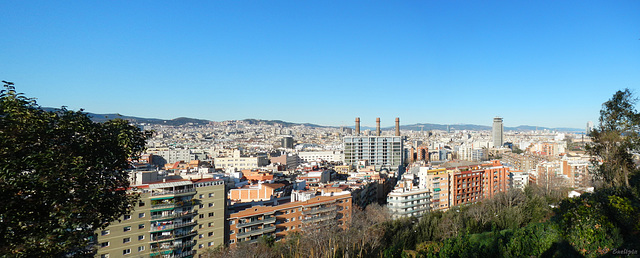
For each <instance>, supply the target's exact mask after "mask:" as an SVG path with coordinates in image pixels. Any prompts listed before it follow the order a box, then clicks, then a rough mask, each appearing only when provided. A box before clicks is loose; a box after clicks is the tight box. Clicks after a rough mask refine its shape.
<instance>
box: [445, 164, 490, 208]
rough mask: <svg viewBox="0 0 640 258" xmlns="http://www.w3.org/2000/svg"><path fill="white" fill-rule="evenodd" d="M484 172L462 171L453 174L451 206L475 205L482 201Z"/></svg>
mask: <svg viewBox="0 0 640 258" xmlns="http://www.w3.org/2000/svg"><path fill="white" fill-rule="evenodd" d="M483 174H484V171H482V170H471V169H462V170H459V171H457V172H455V173H453V174H451V190H450V192H451V206H457V205H464V204H473V203H477V202H479V201H481V200H482V199H483V197H484V196H485V195H483V193H482V192H483V190H484V189H485V187H483ZM487 189H488V188H487Z"/></svg>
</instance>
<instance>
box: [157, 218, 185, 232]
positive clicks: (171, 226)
mask: <svg viewBox="0 0 640 258" xmlns="http://www.w3.org/2000/svg"><path fill="white" fill-rule="evenodd" d="M195 224H196V222H195V221H191V222H178V223H173V224H168V225H157V226H153V225H152V226H151V230H149V232H158V231H164V230H170V229H175V228H182V227H187V226H191V225H195Z"/></svg>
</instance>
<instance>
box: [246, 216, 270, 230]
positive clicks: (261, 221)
mask: <svg viewBox="0 0 640 258" xmlns="http://www.w3.org/2000/svg"><path fill="white" fill-rule="evenodd" d="M274 222H276V217H271V218H268V219H262V220H254V221H250V222H243V223H239V222H238V225H237V227H238V228H241V227H248V226H253V225H258V224H271V223H274Z"/></svg>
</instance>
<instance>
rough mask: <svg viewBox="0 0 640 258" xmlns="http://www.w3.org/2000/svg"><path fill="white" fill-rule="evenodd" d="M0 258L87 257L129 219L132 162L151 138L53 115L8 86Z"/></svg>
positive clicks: (3, 111)
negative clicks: (97, 237) (99, 238)
mask: <svg viewBox="0 0 640 258" xmlns="http://www.w3.org/2000/svg"><path fill="white" fill-rule="evenodd" d="M3 83H4V89H3V90H2V91H0V196H2V197H3V200H2V202H0V222H1V223H0V225H1V226H0V256H13V257H21V256H29V257H35V256H45V257H52V256H61V255H63V254H66V255H80V254H81V253H82V252H84V251H87V248H86V247H87V246H88V244H89V242H90V240H91V237H92V235H93V232H94V231H95V230H97V229H99V228H104V227H106V226H107V225H109V223H110V222H112V221H115V220H117V219H118V218H119V217H120V216H122V215H123V214H126V213H129V212H130V210H131V207H132V204H133V202H134V201H135V200H136V198H137V196H133V195H129V194H127V193H126V189H127V187H128V186H129V182H128V176H127V173H126V172H125V171H124V170H125V169H127V168H128V167H129V161H128V159H129V158H132V157H135V156H136V155H138V154H140V153H141V152H142V151H143V149H144V146H145V143H146V139H147V137H148V136H149V135H148V133H147V132H142V131H141V130H140V129H139V128H138V127H136V126H133V125H130V124H129V123H128V122H127V121H124V120H111V121H108V122H105V123H94V122H92V121H91V119H90V118H89V117H88V116H87V115H86V114H85V113H82V112H81V111H78V112H75V111H69V110H66V108H64V107H63V108H62V109H61V110H60V111H56V112H48V111H44V110H42V109H41V108H40V107H39V106H38V105H37V104H36V101H35V100H34V99H32V98H27V97H25V96H23V95H22V94H20V93H17V92H16V90H15V88H14V87H13V83H10V82H6V81H3Z"/></svg>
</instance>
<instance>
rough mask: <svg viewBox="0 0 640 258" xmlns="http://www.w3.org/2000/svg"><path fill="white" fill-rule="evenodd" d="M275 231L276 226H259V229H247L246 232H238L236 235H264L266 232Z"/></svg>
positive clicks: (238, 236) (237, 236)
mask: <svg viewBox="0 0 640 258" xmlns="http://www.w3.org/2000/svg"><path fill="white" fill-rule="evenodd" d="M273 231H276V227H275V226H271V227H265V228H259V229H254V230H251V231H245V232H242V233H238V234H237V235H236V238H243V237H248V236H255V235H262V234H265V233H271V232H273Z"/></svg>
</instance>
